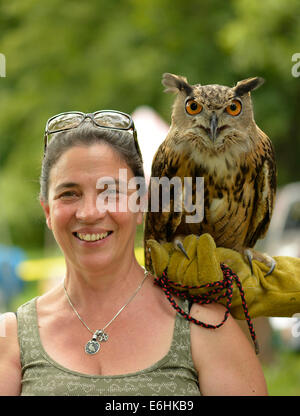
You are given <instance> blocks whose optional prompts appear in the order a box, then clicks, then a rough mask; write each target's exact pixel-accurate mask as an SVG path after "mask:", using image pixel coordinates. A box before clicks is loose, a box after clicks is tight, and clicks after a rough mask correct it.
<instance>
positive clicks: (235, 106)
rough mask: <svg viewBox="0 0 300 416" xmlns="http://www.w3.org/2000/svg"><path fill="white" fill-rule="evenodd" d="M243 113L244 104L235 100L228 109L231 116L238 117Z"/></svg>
mask: <svg viewBox="0 0 300 416" xmlns="http://www.w3.org/2000/svg"><path fill="white" fill-rule="evenodd" d="M241 111H242V103H241V102H240V101H239V100H233V101H232V103H231V104H230V105H228V106H227V107H226V112H227V113H228V114H230V115H231V116H238V115H239V114H240V112H241Z"/></svg>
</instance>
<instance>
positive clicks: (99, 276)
mask: <svg viewBox="0 0 300 416" xmlns="http://www.w3.org/2000/svg"><path fill="white" fill-rule="evenodd" d="M143 276H144V271H143V269H142V267H141V266H140V265H139V264H138V263H137V261H136V260H135V259H134V260H133V261H132V262H131V263H130V264H126V263H123V264H122V265H114V266H113V267H110V269H109V270H100V271H82V270H78V269H75V268H74V267H72V265H68V264H67V272H66V278H65V282H64V283H65V287H66V290H67V293H68V295H69V297H70V298H71V300H72V303H73V305H74V306H75V307H78V308H80V309H81V310H84V311H87V310H91V311H96V310H99V307H101V309H106V308H108V309H109V310H111V305H112V304H121V303H122V302H124V303H125V302H126V300H127V298H128V297H129V296H130V295H131V294H132V293H133V292H134V291H135V289H136V288H137V287H138V285H139V284H140V283H141V281H142V279H143Z"/></svg>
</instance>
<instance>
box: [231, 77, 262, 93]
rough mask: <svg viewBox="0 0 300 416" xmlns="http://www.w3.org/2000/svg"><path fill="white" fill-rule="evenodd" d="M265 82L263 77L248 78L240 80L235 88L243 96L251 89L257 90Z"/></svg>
mask: <svg viewBox="0 0 300 416" xmlns="http://www.w3.org/2000/svg"><path fill="white" fill-rule="evenodd" d="M264 82H265V80H264V79H263V78H261V77H254V78H247V79H243V80H242V81H239V82H238V83H237V84H236V86H235V87H234V88H233V89H234V91H235V93H236V95H240V96H241V95H244V94H247V93H248V92H249V91H252V90H256V88H258V87H260V86H261V85H262V84H263V83H264Z"/></svg>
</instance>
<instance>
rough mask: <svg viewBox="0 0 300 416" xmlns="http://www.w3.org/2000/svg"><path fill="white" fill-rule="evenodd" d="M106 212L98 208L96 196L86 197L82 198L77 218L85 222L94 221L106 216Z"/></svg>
mask: <svg viewBox="0 0 300 416" xmlns="http://www.w3.org/2000/svg"><path fill="white" fill-rule="evenodd" d="M105 214H106V212H105V211H101V210H99V209H98V208H97V203H96V196H95V197H85V198H83V199H82V200H81V203H80V204H79V206H78V208H77V211H76V218H77V219H78V220H80V221H84V222H94V221H96V220H98V219H101V218H103V217H104V216H105Z"/></svg>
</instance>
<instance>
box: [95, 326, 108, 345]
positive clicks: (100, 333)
mask: <svg viewBox="0 0 300 416" xmlns="http://www.w3.org/2000/svg"><path fill="white" fill-rule="evenodd" d="M94 335H96V338H98V340H99V341H100V342H106V341H107V340H108V335H107V334H106V333H105V332H104V331H102V329H98V330H97V331H96V332H95V334H94Z"/></svg>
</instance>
